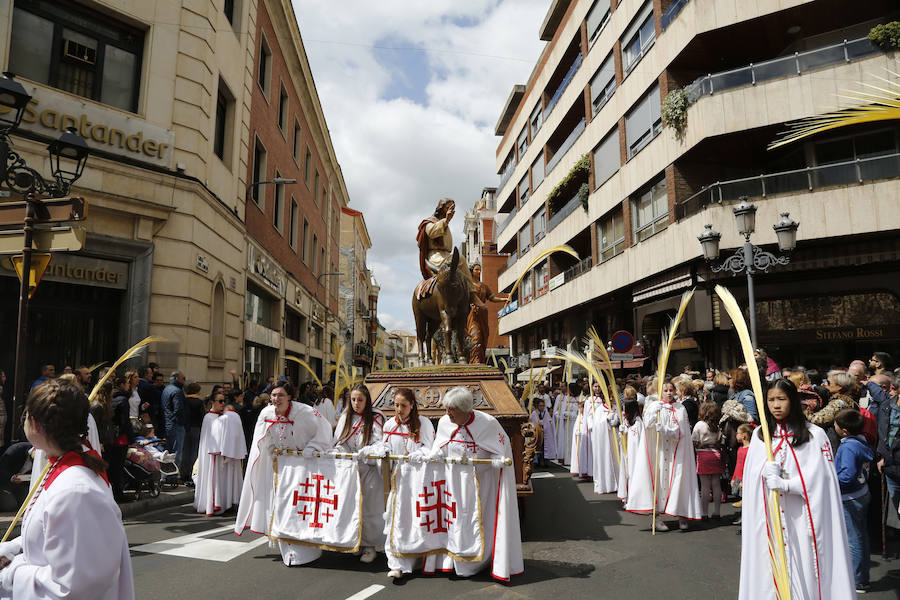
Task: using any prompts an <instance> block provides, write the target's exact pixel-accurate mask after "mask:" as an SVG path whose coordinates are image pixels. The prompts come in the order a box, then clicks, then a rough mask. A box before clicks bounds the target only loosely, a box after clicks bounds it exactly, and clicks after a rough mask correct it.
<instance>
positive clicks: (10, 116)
mask: <svg viewBox="0 0 900 600" xmlns="http://www.w3.org/2000/svg"><path fill="white" fill-rule="evenodd" d="M3 75H4V76H3V77H2V78H0V107H3V108H5V109H6V110H5V111H3V113H2V114H0V188H6V191H7V193H9V192H15V193H16V194H20V195H22V196H23V197H24V199H25V202H26V204H27V206H26V212H25V223H24V228H23V232H24V236H23V238H24V239H23V240H22V282H21V286H20V288H19V320H18V326H17V329H16V373H15V380H14V384H13V394H14V395H13V412H12V415H11V417H10V423H11V424H12V428H13V430H14V428H15V427H16V424H17V423H18V421H19V412H18V409H19V407H20V406H22V405H23V404H24V400H25V398H24V388H25V356H26V340H27V334H28V300H29V296H30V291H31V290H30V286H29V283H30V281H29V279H30V273H31V253H32V249H31V246H32V242H33V237H34V225H35V223H38V222H40V221H39V219H38V214H40V212H41V200H42V198H48V197H49V198H62V197H63V196H65V195H66V194H68V193H69V188H70V187H71V185H72V184H73V183H75V181H77V180H78V178H79V177H81V175H82V173H84V166H85V164H86V163H87V157H88V153H89V150H88V146H87V144H86V143H85V141H84V139H83V138H82V137H81V136H80V135H78V133H77V132H76V129H75V128H74V127H70V128H69V129H68V130H66V131H65V132H64V133H63V134H62V135H61V136H60V137H59V139H58V140H56V141H54V142H51V143H50V145H48V146H47V151H48V152H49V154H50V165H51V172H52V175H53V181H47V180H45V179H44V178H43V177H42V176H41V174H40V173H38V172H37V171H36V170H34V169H33V168H31V167H29V166H28V165H27V164H26V163H25V159H24V158H22V157H21V156H20V155H19V154H18V153H17V152H14V151H13V150H12V149H11V147H10V140H9V135H10V134H11V133H12V132H13V131H15V129H16V128H17V127H18V126H19V124H20V123H21V122H22V115H23V113H24V111H25V107H26V106H27V105H28V102H29V101H31V96H30V95H28V92H26V91H25V88H24V87H23V86H22V84H21V83H19V82H18V81H15V80H14V79H13V74H12V73H8V72H7V73H4V74H3Z"/></svg>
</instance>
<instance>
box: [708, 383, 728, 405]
mask: <svg viewBox="0 0 900 600" xmlns="http://www.w3.org/2000/svg"><path fill="white" fill-rule="evenodd" d="M709 399H710V400H712V401H713V402H715V403H716V404H718V405H719V408H722V405H723V404H725V401H726V400H728V386H727V385H714V386H712V389H711V390H709Z"/></svg>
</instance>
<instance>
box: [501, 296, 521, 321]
mask: <svg viewBox="0 0 900 600" xmlns="http://www.w3.org/2000/svg"><path fill="white" fill-rule="evenodd" d="M517 308H519V301H518V300H513V301H512V302H510V303H509V304H507V305H506V306H504V307H503V308H501V309H500V310H498V311H497V318H500V317H503V316H506V315H508V314H509V313H511V312H513V311H514V310H516V309H517Z"/></svg>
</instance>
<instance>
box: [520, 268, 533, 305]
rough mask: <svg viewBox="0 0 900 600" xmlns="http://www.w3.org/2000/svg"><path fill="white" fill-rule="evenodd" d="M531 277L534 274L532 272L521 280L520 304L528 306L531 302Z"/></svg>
mask: <svg viewBox="0 0 900 600" xmlns="http://www.w3.org/2000/svg"><path fill="white" fill-rule="evenodd" d="M532 277H534V274H533V272H532V271H529V272H528V274H527V275H525V279H523V280H522V292H521V298H522V304H528V303H529V302H531V297H532V293H533V290H534V286H533V285H532Z"/></svg>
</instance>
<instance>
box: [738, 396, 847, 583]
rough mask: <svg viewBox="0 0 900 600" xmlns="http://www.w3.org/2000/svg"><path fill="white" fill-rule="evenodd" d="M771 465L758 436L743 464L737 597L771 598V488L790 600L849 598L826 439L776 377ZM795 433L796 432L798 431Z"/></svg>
mask: <svg viewBox="0 0 900 600" xmlns="http://www.w3.org/2000/svg"><path fill="white" fill-rule="evenodd" d="M765 418H766V420H767V422H768V424H769V428H770V429H769V430H770V431H771V432H772V453H773V455H774V461H771V462H770V461H769V460H768V458H767V456H766V447H765V443H764V442H763V439H762V431H761V429H758V430H757V431H756V432H755V433H754V434H753V437H752V438H751V441H750V448H749V449H748V450H747V458H746V460H745V462H744V478H743V480H742V481H743V485H744V494H743V507H742V510H743V515H742V519H743V528H742V529H743V531H742V536H741V577H740V592H739V595H738V598H739V599H740V600H755V599H756V598H775V588H774V579H773V575H772V567H771V565H770V563H769V544H770V543H773V542H774V536H772V537H771V538H770V535H771V532H772V527H773V525H774V523H773V520H772V519H771V514H772V513H771V510H772V507H771V506H767V504H768V500H769V497H770V493H769V492H770V491H771V490H776V491H777V492H778V497H779V503H780V504H781V521H782V531H783V535H784V543H785V554H786V556H787V570H788V577H789V580H790V584H791V598H794V599H798V600H799V599H803V600H807V599H822V598H855V597H856V595H855V584H854V579H853V566H852V564H851V560H850V550H849V545H848V542H847V530H846V524H845V522H844V517H843V505H842V503H841V491H840V485H839V483H838V478H837V472H836V470H835V468H834V453H833V452H832V448H831V444H830V442H829V441H828V436H827V435H826V434H825V431H824V430H823V429H821V428H820V427H818V426H816V425H813V424H812V423H809V422H807V420H806V418H805V417H804V416H803V411H802V408H801V404H800V397H799V394H798V393H797V388H796V387H794V384H793V383H792V382H791V381H790V380H788V379H779V380H777V381H776V382H774V384H773V385H772V387H771V388H770V389H769V391H768V393H767V397H766V406H765ZM801 432H802V433H801Z"/></svg>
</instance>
